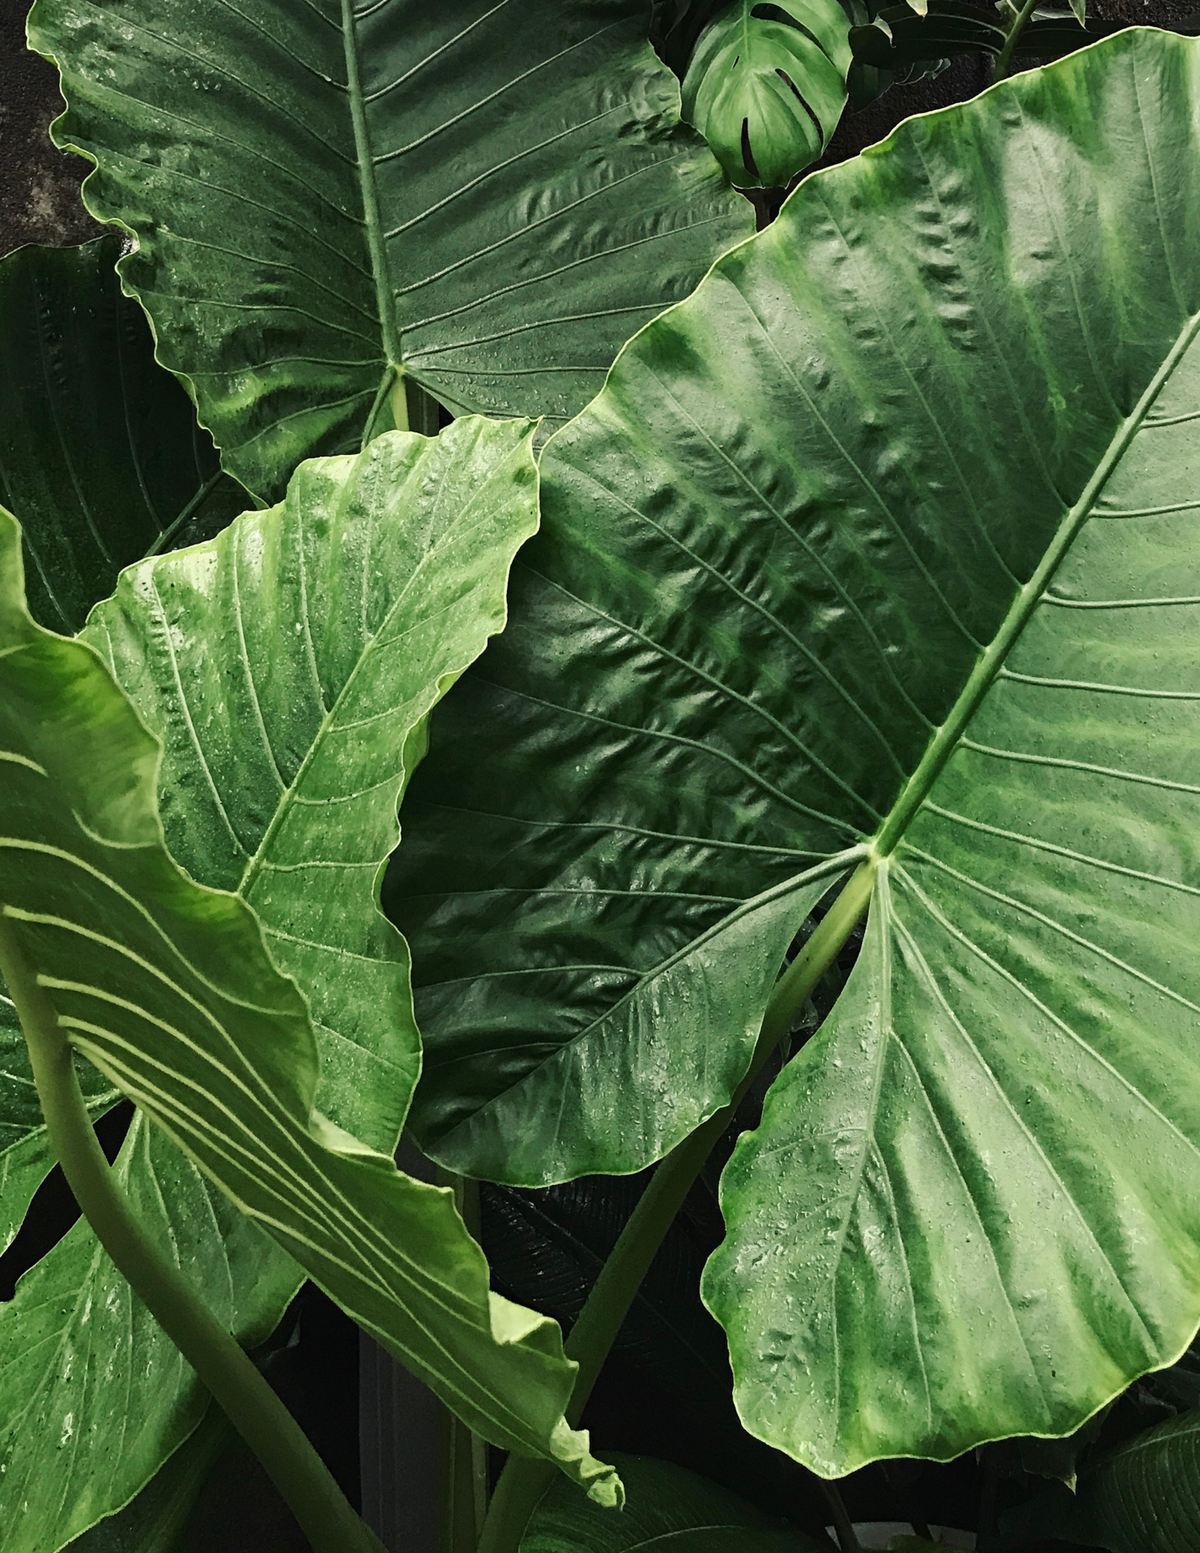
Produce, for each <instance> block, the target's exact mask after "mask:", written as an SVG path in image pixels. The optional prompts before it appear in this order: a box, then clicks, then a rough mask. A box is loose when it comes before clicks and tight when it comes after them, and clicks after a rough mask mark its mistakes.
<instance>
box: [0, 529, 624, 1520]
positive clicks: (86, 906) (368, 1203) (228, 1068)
mask: <svg viewBox="0 0 1200 1553" xmlns="http://www.w3.org/2000/svg"><path fill="white" fill-rule="evenodd" d="M0 529H3V540H4V552H3V556H2V559H0V589H2V591H0V750H2V751H3V759H4V764H5V767H6V773H7V785H8V791H9V793H10V795H11V802H10V804H9V805H8V814H7V816H6V819H7V826H6V829H7V834H6V836H5V837H4V838H3V842H2V844H0V909H2V910H3V913H4V918H5V922H6V928H7V931H9V932H11V933H13V934H14V935H15V936H16V938H17V941H18V943H19V945H20V948H21V952H22V953H23V954H24V956H25V958H26V960H27V962H28V963H29V964H30V965H31V966H33V968H34V969H35V971H36V973H37V975H38V978H39V981H40V983H41V985H42V986H43V988H44V989H45V990H46V993H47V995H48V996H49V998H50V999H51V1001H52V1004H53V1007H54V1008H55V1011H56V1013H57V1014H58V1018H59V1021H60V1024H61V1025H62V1027H63V1028H64V1029H65V1030H67V1031H68V1032H69V1036H70V1039H71V1041H72V1043H73V1044H74V1045H75V1046H76V1047H77V1048H78V1049H79V1050H80V1051H81V1052H82V1053H83V1054H84V1055H85V1056H87V1057H88V1058H89V1059H90V1060H92V1061H94V1062H95V1063H96V1065H97V1066H98V1067H100V1068H101V1070H102V1071H103V1072H105V1073H106V1074H107V1076H108V1077H109V1078H110V1079H111V1080H112V1081H113V1082H114V1083H116V1084H118V1085H119V1087H120V1088H121V1089H122V1090H123V1091H124V1092H125V1093H127V1094H129V1095H130V1096H131V1097H132V1098H133V1099H134V1100H135V1102H136V1103H137V1104H138V1105H139V1106H141V1107H142V1109H143V1110H144V1111H145V1112H146V1113H147V1115H148V1116H150V1117H151V1118H152V1119H153V1120H154V1121H156V1122H158V1123H159V1124H160V1125H161V1126H162V1127H163V1129H164V1130H165V1131H166V1132H167V1133H168V1134H170V1135H171V1136H172V1137H173V1138H174V1139H175V1141H176V1142H178V1143H179V1144H180V1145H181V1146H182V1147H183V1148H184V1149H185V1151H186V1152H187V1153H188V1154H190V1155H191V1156H192V1158H193V1159H195V1160H196V1161H197V1162H199V1163H200V1164H201V1165H202V1167H203V1168H204V1170H205V1172H206V1173H207V1174H209V1175H210V1176H211V1177H212V1178H213V1179H215V1180H216V1181H217V1182H218V1184H219V1185H220V1186H221V1188H222V1190H223V1191H224V1192H225V1193H226V1194H227V1195H228V1196H229V1197H230V1198H232V1199H233V1201H234V1202H235V1204H237V1205H238V1206H239V1207H240V1208H241V1209H242V1210H243V1212H245V1213H246V1214H247V1215H248V1216H249V1217H250V1218H251V1219H253V1220H255V1221H256V1222H258V1223H260V1224H262V1225H264V1226H265V1227H266V1228H267V1229H268V1230H269V1232H270V1233H271V1234H272V1235H273V1236H274V1238H275V1239H276V1240H278V1241H279V1243H280V1244H281V1245H283V1246H284V1247H285V1248H286V1249H287V1250H288V1251H289V1252H291V1253H292V1254H293V1255H294V1256H295V1257H296V1259H297V1261H299V1262H300V1263H301V1265H303V1266H304V1267H305V1269H306V1270H307V1271H308V1272H309V1274H310V1275H311V1276H312V1277H313V1278H314V1279H315V1281H317V1282H318V1283H319V1284H321V1285H322V1287H324V1288H325V1289H326V1290H327V1291H328V1292H329V1293H330V1294H331V1295H333V1297H334V1298H336V1299H337V1300H338V1301H339V1303H340V1304H341V1305H343V1307H344V1308H345V1309H347V1310H348V1311H349V1312H350V1314H351V1315H352V1316H353V1317H354V1318H355V1319H356V1320H357V1321H358V1322H359V1323H360V1325H362V1326H363V1327H364V1328H366V1330H368V1331H370V1332H371V1333H372V1334H373V1335H375V1336H376V1337H377V1338H378V1339H379V1341H381V1342H382V1343H383V1344H384V1345H385V1346H386V1347H387V1348H388V1349H389V1350H390V1351H391V1352H392V1353H393V1354H395V1355H396V1356H397V1357H399V1358H401V1359H402V1360H403V1362H404V1363H405V1364H406V1365H408V1366H409V1367H410V1368H411V1369H412V1370H413V1371H414V1372H415V1373H416V1374H417V1375H418V1376H420V1377H421V1378H422V1379H424V1380H425V1381H426V1382H427V1383H428V1384H430V1385H431V1386H433V1387H434V1389H435V1390H437V1391H438V1392H439V1394H440V1395H442V1396H443V1398H445V1399H446V1400H447V1401H448V1402H449V1404H450V1405H451V1406H452V1407H453V1408H454V1410H455V1411H456V1412H457V1413H459V1414H460V1416H462V1417H463V1418H464V1419H465V1420H466V1421H467V1422H468V1423H469V1424H470V1426H471V1427H472V1428H473V1429H475V1430H476V1431H478V1432H479V1433H481V1434H483V1435H484V1436H485V1438H491V1439H493V1440H494V1441H496V1442H497V1443H501V1444H504V1445H507V1446H508V1447H509V1448H510V1449H518V1450H521V1451H524V1452H526V1453H530V1454H534V1455H540V1456H548V1457H551V1458H553V1459H554V1460H556V1461H558V1462H559V1463H560V1464H561V1465H562V1466H563V1467H564V1469H565V1470H568V1471H570V1472H572V1473H573V1474H574V1475H575V1476H576V1477H577V1478H578V1479H579V1480H581V1481H583V1482H585V1483H589V1484H590V1485H591V1491H592V1492H593V1493H594V1494H596V1495H597V1496H601V1497H606V1498H608V1499H609V1500H610V1501H611V1500H612V1499H613V1497H614V1496H615V1495H616V1494H617V1493H618V1492H619V1488H618V1485H616V1484H615V1482H614V1479H613V1475H612V1472H611V1469H606V1468H604V1467H603V1466H602V1465H601V1464H600V1463H598V1462H596V1461H595V1460H594V1459H593V1458H592V1457H590V1456H589V1455H588V1454H587V1449H586V1437H585V1436H581V1435H578V1434H576V1433H574V1432H572V1431H571V1430H570V1429H568V1428H567V1426H566V1424H565V1422H564V1421H563V1418H562V1411H563V1406H564V1404H565V1402H566V1399H567V1397H568V1395H569V1393H570V1389H571V1384H572V1366H571V1365H569V1364H568V1363H567V1362H566V1361H565V1359H564V1358H563V1356H562V1347H561V1339H560V1336H559V1333H558V1329H557V1327H555V1326H554V1325H553V1323H550V1322H547V1321H546V1320H545V1319H544V1318H542V1317H539V1316H536V1315H534V1314H533V1313H532V1312H530V1311H525V1310H522V1309H521V1308H520V1307H518V1306H514V1305H511V1304H509V1303H508V1302H507V1301H504V1300H501V1299H499V1298H498V1297H495V1296H490V1295H489V1293H488V1287H487V1267H486V1264H485V1262H484V1259H483V1255H482V1253H481V1252H480V1250H479V1248H478V1246H477V1245H476V1244H475V1243H474V1241H472V1240H471V1239H470V1237H469V1236H468V1235H467V1233H466V1231H465V1229H464V1228H463V1225H462V1221H461V1220H460V1219H459V1217H458V1215H457V1213H456V1212H455V1210H454V1207H453V1202H452V1194H451V1193H450V1192H448V1191H441V1190H438V1189H437V1188H433V1187H428V1186H425V1185H423V1184H421V1183H419V1182H415V1181H413V1180H411V1179H409V1178H408V1177H406V1176H403V1175H402V1174H400V1173H399V1172H398V1171H397V1170H396V1168H395V1165H394V1164H393V1162H392V1160H391V1158H390V1156H387V1155H383V1154H379V1153H376V1152H374V1151H373V1150H371V1149H370V1148H368V1147H367V1146H366V1145H364V1144H362V1143H360V1142H359V1141H358V1140H357V1139H355V1138H352V1137H351V1136H349V1135H348V1134H347V1133H345V1132H343V1131H342V1130H341V1129H339V1128H337V1127H336V1126H335V1125H334V1124H333V1123H331V1122H330V1121H328V1120H327V1119H326V1118H324V1117H323V1116H322V1115H321V1113H320V1112H319V1111H317V1110H315V1109H314V1106H313V1101H314V1098H315V1092H316V1083H317V1048H316V1043H315V1040H314V1037H313V1032H312V1026H311V1024H310V1022H309V1018H308V1013H307V1009H306V1007H305V1004H304V1001H303V999H302V997H301V996H300V994H299V992H298V990H297V989H296V987H295V985H294V983H292V982H291V981H289V980H288V979H286V978H285V977H283V976H282V975H281V974H280V973H279V971H278V970H277V969H276V967H275V966H274V964H273V962H272V961H271V959H270V957H269V956H268V954H267V952H266V949H265V947H264V945H263V941H262V937H261V933H260V930H259V927H258V924H257V922H256V920H255V918H254V915H253V913H252V912H251V911H250V909H249V908H248V907H247V906H246V905H245V903H244V902H242V901H241V900H239V899H238V898H237V897H236V896H232V895H228V894H225V893H222V892H218V891H214V890H210V889H206V888H204V887H202V886H200V885H198V884H196V883H195V882H194V881H192V880H191V879H190V878H189V877H188V876H187V875H186V874H184V873H183V872H182V870H181V869H179V868H178V866H177V865H176V864H175V863H174V861H173V860H172V859H171V857H170V855H169V854H168V853H167V851H166V849H165V847H164V845H163V842H162V830H161V826H160V822H159V819H158V812H157V805H156V799H155V775H156V767H157V764H158V758H159V753H160V750H159V746H158V744H157V741H156V740H154V739H153V738H152V737H151V735H150V734H148V733H147V732H146V730H145V728H144V727H143V726H142V724H141V723H140V722H139V720H138V718H137V717H136V715H135V713H134V711H133V709H132V707H131V705H130V704H129V702H128V701H127V699H126V698H125V697H124V696H123V695H122V694H121V693H120V691H119V690H118V689H117V687H116V686H115V685H114V684H113V682H112V680H111V678H110V677H109V674H108V671H107V670H106V669H105V668H104V667H103V665H102V664H101V663H100V662H99V660H98V659H97V657H96V656H95V654H94V653H93V652H92V651H91V650H90V649H89V648H87V647H86V646H84V645H83V644H81V643H75V642H67V641H64V640H63V639H61V638H58V637H55V636H52V635H51V634H50V633H48V632H46V631H43V630H41V629H40V628H39V627H37V626H36V625H35V624H34V623H33V621H32V620H31V618H30V617H29V615H28V613H27V611H26V609H25V606H24V602H23V597H22V593H21V567H20V542H19V533H18V529H17V525H16V524H15V522H13V521H12V519H10V518H9V517H8V516H7V515H6V514H5V515H0Z"/></svg>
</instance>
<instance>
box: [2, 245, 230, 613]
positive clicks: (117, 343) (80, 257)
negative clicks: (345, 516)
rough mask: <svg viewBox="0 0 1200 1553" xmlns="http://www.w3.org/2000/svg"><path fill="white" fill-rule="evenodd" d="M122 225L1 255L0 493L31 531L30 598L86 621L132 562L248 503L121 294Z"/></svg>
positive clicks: (136, 310) (202, 533)
mask: <svg viewBox="0 0 1200 1553" xmlns="http://www.w3.org/2000/svg"><path fill="white" fill-rule="evenodd" d="M122 247H123V244H122V240H121V239H120V238H119V237H102V238H100V239H99V240H98V241H96V242H94V243H85V244H84V245H83V246H82V247H80V248H33V247H31V248H19V249H18V250H17V251H16V252H15V253H11V254H9V255H8V256H7V258H5V259H3V260H2V261H0V363H2V364H3V371H2V372H0V501H2V502H4V504H5V505H6V506H7V507H8V508H9V509H10V510H11V511H12V512H14V513H16V515H17V516H18V517H19V518H20V520H21V523H22V526H23V530H24V535H25V567H26V573H27V575H28V578H29V584H28V586H29V608H30V612H31V613H32V615H33V617H34V619H35V620H37V621H40V623H41V624H42V625H45V626H49V627H50V628H51V630H54V631H63V632H66V633H67V634H70V633H71V632H73V631H78V630H79V628H80V626H82V624H83V622H84V620H85V619H86V618H87V612H88V610H89V609H90V608H91V607H92V605H93V604H94V603H95V602H96V601H97V599H102V598H104V597H105V595H106V594H109V593H111V592H112V589H113V586H114V584H115V583H116V580H117V573H118V572H119V571H120V569H121V568H122V567H123V566H128V565H129V564H130V563H131V562H133V561H140V560H141V559H142V557H143V556H144V555H146V554H147V553H148V552H149V551H151V550H163V549H169V548H171V546H172V545H173V544H178V543H180V542H183V543H191V542H192V541H193V540H195V539H205V538H207V537H208V535H209V534H211V533H213V532H214V531H215V530H216V529H218V528H221V527H223V526H224V524H226V523H228V522H229V520H230V519H231V518H233V517H234V516H236V514H237V513H239V512H241V511H243V509H244V508H246V507H248V506H250V505H251V503H250V502H249V501H248V500H247V498H246V493H245V491H244V490H242V488H241V487H240V486H239V485H238V484H237V482H236V481H235V480H232V479H231V478H230V477H229V476H228V475H223V474H222V473H221V471H220V465H219V463H218V461H217V454H216V449H215V448H214V447H213V445H212V439H211V438H210V437H209V436H208V435H207V434H206V433H205V432H202V431H201V430H200V429H199V428H198V427H197V425H196V416H195V411H194V410H193V408H192V405H191V403H190V401H189V399H188V396H187V394H186V393H185V392H184V391H183V389H182V388H181V387H180V386H179V385H178V384H177V383H175V382H173V381H172V379H171V378H170V376H169V375H168V374H167V373H166V372H164V371H163V369H162V368H161V367H160V366H159V365H158V364H157V362H156V361H155V360H154V340H153V337H152V335H151V333H150V330H149V328H148V326H147V324H146V318H145V314H144V313H143V312H142V309H141V308H140V307H139V306H138V304H137V303H136V302H134V301H131V300H130V299H129V298H128V297H125V296H123V295H122V293H121V286H120V282H119V281H118V279H117V275H116V271H115V269H114V265H115V264H116V262H117V260H118V258H119V257H120V255H121V252H122Z"/></svg>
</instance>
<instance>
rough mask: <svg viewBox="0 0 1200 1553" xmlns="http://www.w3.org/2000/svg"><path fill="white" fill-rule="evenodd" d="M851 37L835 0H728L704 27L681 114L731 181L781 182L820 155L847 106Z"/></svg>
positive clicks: (753, 183)
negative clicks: (769, 0) (779, 1)
mask: <svg viewBox="0 0 1200 1553" xmlns="http://www.w3.org/2000/svg"><path fill="white" fill-rule="evenodd" d="M849 40H850V23H849V20H848V18H847V16H846V12H845V11H844V10H843V9H842V7H841V6H840V5H839V4H838V0H787V3H785V4H783V5H776V4H763V3H762V0H734V3H733V4H732V5H730V6H728V7H727V8H726V9H725V10H724V11H722V12H721V14H720V15H719V16H717V17H715V18H714V20H713V21H712V22H711V23H710V24H709V26H708V27H707V28H706V29H705V31H704V33H703V34H702V35H701V37H700V40H699V42H698V43H697V45H696V51H695V53H694V54H693V55H692V59H691V63H690V64H689V66H688V71H687V75H686V76H685V77H684V80H683V112H684V116H685V118H686V119H687V120H688V122H689V123H691V124H694V125H695V126H696V128H697V129H698V130H699V131H700V133H701V134H702V135H703V136H704V138H705V139H706V140H707V141H708V143H709V145H710V146H711V147H712V150H713V152H714V154H715V155H716V158H717V160H718V161H719V162H720V164H721V166H722V167H723V168H724V169H725V172H726V174H727V175H728V177H729V178H730V180H731V181H732V182H733V183H735V184H736V185H737V186H738V188H741V189H750V188H755V189H757V188H768V189H771V188H782V187H784V185H786V184H788V183H790V182H791V180H792V179H793V178H794V177H795V176H796V174H797V173H798V172H801V171H802V170H803V169H804V168H805V167H807V166H808V165H809V163H810V162H815V161H816V160H817V158H818V157H819V156H820V155H821V153H822V151H824V149H825V147H826V145H827V144H828V141H829V137H830V135H832V134H833V132H834V130H835V129H836V128H837V122H838V120H839V119H840V118H841V116H842V109H843V108H844V107H845V105H846V72H847V71H848V70H849V69H850V61H851V58H852V55H851V50H850V41H849Z"/></svg>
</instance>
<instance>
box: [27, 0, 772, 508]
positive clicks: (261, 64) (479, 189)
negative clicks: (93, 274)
mask: <svg viewBox="0 0 1200 1553" xmlns="http://www.w3.org/2000/svg"><path fill="white" fill-rule="evenodd" d="M646 21H647V17H646V4H645V0H464V3H460V4H455V5H453V6H430V5H427V4H425V3H423V0H370V3H363V4H360V5H358V6H357V7H356V6H354V5H352V4H351V3H350V0H306V3H305V4H303V5H296V4H294V3H292V0H265V3H263V0H260V3H259V4H256V5H255V6H254V7H253V8H252V10H249V11H248V10H246V9H244V8H239V7H237V6H233V5H222V6H218V7H217V8H216V9H213V10H210V9H203V10H197V9H196V7H195V6H194V5H192V4H191V3H190V0H164V3H160V4H158V5H156V6H155V9H154V14H153V16H152V17H151V16H148V15H147V13H146V10H145V7H144V6H143V5H141V4H140V3H139V0H116V3H112V4H107V5H105V6H103V7H96V6H94V5H91V4H88V3H86V0H39V3H38V4H37V5H36V7H35V9H34V11H33V13H32V15H31V18H30V38H31V41H32V43H33V45H34V47H35V48H38V49H40V50H41V51H42V52H43V53H45V54H47V55H49V56H51V57H52V58H53V59H54V60H55V62H56V63H57V64H58V65H59V67H60V69H61V71H62V75H63V91H64V95H65V96H66V99H67V102H68V109H67V113H66V114H65V116H64V117H63V118H61V119H60V120H58V122H57V124H56V126H55V136H56V139H57V140H58V142H59V144H61V145H64V146H70V147H73V148H76V149H78V150H80V151H82V152H83V153H84V154H85V155H87V156H89V157H91V158H92V159H93V160H94V161H95V162H96V164H97V170H96V171H95V172H94V173H93V174H92V175H91V177H90V178H89V179H88V181H87V183H86V185H85V189H84V199H85V202H86V203H87V205H88V207H89V209H90V210H91V211H92V212H93V214H94V215H96V216H97V217H98V218H99V219H100V220H102V221H119V222H120V223H121V224H122V225H123V226H125V227H126V228H128V229H129V230H130V231H132V232H133V233H134V234H135V236H136V238H137V248H136V251H135V252H133V253H132V254H130V255H129V257H128V258H126V259H124V260H122V263H121V274H122V279H123V280H124V282H125V284H126V285H127V286H129V287H130V288H131V289H132V290H133V291H134V292H135V293H136V294H137V295H138V296H139V297H140V298H141V300H142V301H143V302H144V304H145V306H146V308H147V310H148V312H149V313H150V315H151V318H152V319H153V321H154V325H155V329H156V332H157V336H158V340H159V352H160V359H161V360H162V361H164V362H165V363H166V364H167V365H168V366H170V367H171V368H172V369H173V370H174V371H176V372H178V373H179V374H180V375H181V376H182V377H184V378H185V380H186V381H187V383H188V384H189V386H190V388H191V390H192V392H193V393H194V394H195V396H196V400H197V403H198V405H199V409H200V419H201V422H202V423H203V424H204V425H205V426H207V427H208V428H209V429H210V430H211V431H212V433H213V435H214V437H215V438H216V441H217V444H218V446H219V447H220V448H221V452H222V459H223V461H224V464H225V467H226V468H227V469H228V470H230V471H231V472H232V473H233V474H235V475H236V476H237V477H238V478H239V479H240V480H241V481H243V483H244V484H245V485H246V486H248V487H249V489H251V490H252V491H254V492H256V493H257V494H259V495H260V496H262V497H263V498H264V499H268V500H273V499H275V497H276V496H277V495H278V494H279V492H280V491H281V490H282V488H283V485H284V484H285V482H286V480H287V477H288V476H289V475H290V473H291V471H292V469H293V468H294V467H295V465H296V464H297V463H298V462H299V461H300V460H301V459H302V458H305V457H307V456H309V455H310V454H313V453H337V452H344V451H347V450H349V449H351V448H357V447H358V445H359V440H360V438H361V436H362V434H363V432H364V429H366V428H367V427H368V426H369V425H371V426H374V427H376V428H378V427H381V426H384V427H386V426H390V425H391V424H392V423H393V420H395V419H396V414H397V413H398V414H399V416H400V419H401V421H402V420H403V416H404V410H403V407H402V406H403V399H404V395H403V394H400V395H396V394H394V393H393V394H390V398H391V403H392V406H393V409H392V411H391V412H389V411H388V409H387V407H386V401H387V399H388V397H389V393H390V385H391V383H392V373H393V370H394V369H403V372H404V373H405V374H406V375H407V377H408V378H410V379H411V380H412V381H413V382H414V383H417V384H419V385H421V386H422V387H423V388H425V389H428V390H429V392H430V393H431V394H433V395H434V396H435V397H436V398H437V399H439V400H441V402H442V403H444V404H445V405H447V406H449V408H450V409H451V410H453V411H454V412H455V413H459V414H461V413H466V412H468V411H483V412H488V413H492V414H497V415H513V414H517V415H528V416H539V415H546V416H548V417H550V418H551V419H552V420H554V419H559V420H561V419H563V418H565V417H566V416H569V415H572V414H574V412H575V411H576V410H578V409H579V408H580V406H582V405H583V404H584V403H585V402H586V400H587V399H589V398H590V397H591V395H592V394H593V393H594V392H595V391H596V390H597V389H598V388H599V387H600V385H601V383H602V382H603V380H604V373H605V371H606V370H607V368H608V366H609V364H610V363H611V361H612V359H613V357H614V356H615V355H616V353H617V350H618V349H619V348H620V346H621V344H622V342H623V341H624V340H625V339H627V338H628V336H629V335H630V334H632V333H633V331H634V330H635V329H636V328H637V327H638V325H639V324H641V323H644V322H645V321H646V320H647V319H649V318H651V317H653V315H654V314H655V313H656V312H658V311H659V310H660V309H661V308H662V307H665V306H666V305H667V304H668V303H670V302H674V301H676V300H677V299H678V298H680V297H682V296H684V295H686V294H687V292H688V291H690V290H691V288H692V287H693V286H694V285H695V283H696V281H697V280H699V278H700V276H701V275H702V274H703V273H704V271H705V270H706V269H707V268H708V266H709V264H710V263H711V262H712V260H713V259H714V258H715V257H716V255H717V254H718V253H720V252H721V251H722V250H723V249H724V248H726V247H727V246H728V245H729V243H730V242H732V241H734V240H735V239H736V238H738V237H741V236H744V235H745V233H746V232H747V231H749V230H751V229H752V226H753V222H752V218H751V213H750V211H749V208H748V207H747V205H746V203H745V201H744V200H741V199H739V198H738V196H737V195H736V194H734V193H733V192H732V190H730V189H729V187H728V185H727V184H726V183H725V181H724V179H723V178H722V176H721V173H720V169H719V168H718V166H717V164H716V163H715V161H714V160H713V158H712V155H711V153H710V152H709V151H708V149H707V148H706V147H705V146H704V144H703V142H702V141H701V140H700V139H699V138H698V137H697V136H696V135H695V133H694V132H693V131H692V130H691V129H690V128H688V126H686V125H685V124H683V123H682V122H681V121H680V118H679V90H678V85H677V83H676V81H675V79H674V77H673V76H672V75H671V73H670V71H669V70H667V68H666V67H665V66H664V65H662V64H661V63H660V62H659V60H658V59H657V58H656V57H655V55H654V53H653V51H652V50H651V48H650V45H649V43H648V42H647V39H646Z"/></svg>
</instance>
